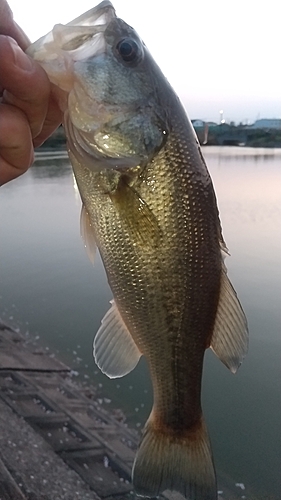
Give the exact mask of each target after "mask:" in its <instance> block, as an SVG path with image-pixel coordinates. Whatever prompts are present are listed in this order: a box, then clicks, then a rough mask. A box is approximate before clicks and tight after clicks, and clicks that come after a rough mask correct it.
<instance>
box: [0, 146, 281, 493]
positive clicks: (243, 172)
mask: <svg viewBox="0 0 281 500" xmlns="http://www.w3.org/2000/svg"><path fill="white" fill-rule="evenodd" d="M203 154H204V155H205V158H206V160H207V164H208V167H209V170H210V173H211V175H212V178H213V181H214V185H215V190H216V193H217V197H218V204H219V209H220V216H221V221H222V226H223V232H224V237H225V240H226V242H227V245H228V248H229V249H230V252H231V257H229V258H227V267H228V270H229V276H230V278H231V280H232V282H233V284H234V286H235V288H236V290H237V291H238V294H239V297H240V300H241V302H242V304H243V307H244V309H245V311H246V314H247V317H248V322H249V328H250V349H249V354H248V356H247V358H246V359H245V360H244V363H243V365H242V366H241V368H240V369H239V371H238V373H237V375H235V376H234V375H232V374H231V373H229V371H228V370H227V369H226V368H225V367H224V366H223V365H222V364H221V363H220V362H219V360H218V359H217V358H216V357H215V356H214V355H213V354H212V353H211V352H208V353H207V355H206V362H205V369H204V380H203V395H202V399H203V408H204V413H205V416H206V420H207V423H208V428H209V432H210V436H211V440H212V445H213V452H214V457H215V463H216V468H217V471H218V476H219V485H227V486H228V487H229V488H230V489H231V490H232V491H233V492H235V493H236V494H237V496H238V498H246V499H248V500H249V499H250V498H251V499H254V498H255V499H260V500H265V499H271V500H277V499H280V498H281V493H280V492H281V484H280V477H281V475H280V464H281V456H280V448H281V446H280V445H281V443H280V441H281V440H280V437H281V429H280V422H281V401H280V352H281V351H280V347H281V338H280V326H281V321H280V320H281V313H280V311H281V303H280V288H281V287H280V283H281V279H280V269H281V266H280V264H281V262H280V261H281V236H280V234H281V232H280V227H281V226H280V223H281V150H260V149H249V148H228V147H221V148H217V147H213V148H211V147H204V148H203ZM0 192H1V197H0V209H1V220H0V255H1V259H0V280H1V281H0V282H1V291H0V295H1V298H0V316H1V317H2V318H3V320H5V321H8V322H9V323H11V324H13V325H15V326H18V327H19V328H20V329H21V331H22V332H23V333H26V332H30V334H32V335H33V336H38V337H39V338H40V340H39V342H40V343H41V344H42V345H44V346H47V347H49V349H50V351H53V352H55V353H58V354H59V357H60V358H61V359H62V360H63V361H65V362H66V363H68V364H70V365H71V366H72V367H73V369H74V370H75V371H77V372H78V373H79V375H78V376H79V377H80V378H82V379H84V380H88V381H89V382H91V383H94V384H97V386H98V388H99V391H100V394H101V397H102V398H105V399H104V400H103V404H105V405H108V407H109V406H110V404H108V400H111V404H112V405H113V406H115V407H119V408H122V409H123V410H124V411H125V413H126V415H127V416H128V422H129V424H130V425H132V426H136V427H137V428H141V427H142V425H143V424H144V422H145V419H146V418H147V416H148V414H149V412H150V408H151V404H152V393H151V384H150V379H149V374H148V370H147V367H146V364H145V361H144V360H141V362H140V363H139V366H137V368H136V369H135V370H134V371H133V373H131V374H129V375H127V376H126V377H124V378H123V379H118V380H109V379H107V377H105V376H104V375H102V374H101V373H100V372H99V370H98V369H97V368H96V366H95V364H94V361H93V358H92V340H93V336H94V334H95V332H96V331H97V329H98V327H99V325H100V321H101V319H102V317H103V315H104V314H105V312H106V311H107V309H108V308H109V300H110V299H111V292H110V289H109V287H108V285H107V282H106V277H105V274H104V271H103V268H102V264H101V261H100V259H99V258H97V259H96V262H95V266H94V268H93V267H92V265H91V263H90V262H89V261H88V258H87V256H86V253H85V251H84V248H83V244H82V242H81V239H80V234H79V216H80V199H79V194H78V192H77V189H76V186H75V183H74V179H73V176H72V171H71V167H70V164H69V161H68V159H67V157H66V155H64V153H60V152H55V155H50V156H46V154H45V153H42V152H41V153H40V155H39V156H38V157H37V161H36V163H35V164H34V166H33V167H32V168H31V169H30V170H29V172H28V173H27V174H25V175H24V176H22V177H21V178H19V179H17V180H15V181H13V182H11V183H9V184H7V185H5V186H3V187H2V188H1V191H0ZM236 483H237V484H238V486H237V485H236ZM243 487H245V489H243ZM222 496H223V495H222Z"/></svg>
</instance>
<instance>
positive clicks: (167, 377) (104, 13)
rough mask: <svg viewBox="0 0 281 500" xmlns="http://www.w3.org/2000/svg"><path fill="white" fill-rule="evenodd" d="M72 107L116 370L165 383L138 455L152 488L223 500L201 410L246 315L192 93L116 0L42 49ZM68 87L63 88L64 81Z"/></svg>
mask: <svg viewBox="0 0 281 500" xmlns="http://www.w3.org/2000/svg"><path fill="white" fill-rule="evenodd" d="M28 53H29V54H30V55H31V56H32V57H34V58H35V59H36V60H37V61H38V62H39V63H40V64H41V65H42V67H43V68H44V69H45V71H46V72H47V74H48V76H49V78H50V80H51V82H52V83H54V84H55V85H57V87H58V88H57V90H56V87H54V93H55V94H57V98H58V102H59V104H60V106H61V109H62V111H63V112H64V126H65V131H66V137H67V145H68V152H69V157H70V160H71V163H72V166H73V170H74V174H75V177H76V181H77V185H78V189H79V192H80V195H81V199H82V203H83V208H82V214H81V233H82V235H83V237H84V240H85V245H86V247H87V251H88V254H89V255H90V257H91V260H93V259H94V253H95V249H96V247H98V249H99V251H100V254H101V257H102V260H103V263H104V267H105V270H106V274H107V278H108V282H109V285H110V287H111V290H112V293H113V297H114V300H113V301H112V302H111V307H110V309H109V311H108V312H107V313H106V315H105V317H104V318H103V320H102V323H101V326H100V328H99V330H98V332H97V334H96V336H95V339H94V357H95V361H96V363H97V365H98V366H99V368H100V369H101V370H102V372H103V373H105V374H106V375H108V376H109V377H111V378H116V377H121V376H124V375H126V374H127V373H129V372H130V371H131V370H133V369H134V367H135V366H136V365H137V363H138V361H139V358H140V357H141V356H142V355H144V356H145V357H146V359H147V362H148V366H149V370H150V374H151V379H152V384H153V393H154V403H153V408H152V411H151V414H150V416H149V419H148V421H147V423H146V424H145V427H144V430H143V435H142V439H141V442H140V445H139V449H138V451H137V454H136V459H135V462H134V466H133V473H132V475H133V484H134V488H135V491H136V493H137V494H138V495H140V496H145V497H150V498H151V497H155V496H157V495H159V494H160V493H161V492H163V491H165V490H167V489H168V490H173V491H177V492H179V493H181V494H182V495H183V496H184V497H185V498H187V499H189V500H216V499H217V486H216V474H215V469H214V464H213V458H212V451H211V446H210V441H209V437H208V433H207V428H206V425H205V422H204V418H203V415H202V410H201V380H202V370H203V361H204V354H205V350H206V349H207V348H208V347H211V348H212V350H213V351H214V352H215V354H216V355H217V356H218V357H219V358H220V360H221V361H222V362H223V363H224V364H225V365H226V366H227V367H228V368H229V369H230V370H231V371H232V372H236V370H237V369H238V367H239V365H240V364H241V362H242V360H243V358H244V356H245V354H246V352H247V346H248V330H247V322H246V318H245V315H244V313H243V310H242V307H241V305H240V303H239V300H238V298H237V295H236V292H235V291H234V289H233V287H232V285H231V283H230V281H229V279H228V277H227V270H226V267H225V264H224V255H225V254H226V253H227V248H226V245H225V243H224V240H223V237H222V232H221V225H220V220H219V213H218V208H217V203H216V197H215V193H214V189H213V186H212V181H211V178H210V175H209V173H208V170H207V167H206V164H205V161H204V159H203V156H202V152H201V150H200V147H199V144H198V140H197V138H196V135H195V133H194V130H193V128H192V125H191V123H190V121H189V119H188V118H187V116H186V113H185V110H184V109H183V107H182V105H181V103H180V101H179V99H178V97H177V96H176V94H175V93H174V91H173V89H172V88H171V86H170V85H169V83H168V82H167V80H166V79H165V77H164V76H163V74H162V72H161V70H160V69H159V67H158V66H157V64H156V63H155V61H154V60H153V58H152V57H151V55H150V53H149V51H148V50H147V47H146V46H145V45H144V43H143V42H142V40H141V39H140V37H139V36H138V35H137V33H136V32H135V31H134V29H133V28H131V27H130V26H128V25H127V24H126V23H125V22H124V21H122V20H121V19H119V18H118V17H116V14H115V11H114V8H113V6H112V4H111V3H110V2H109V1H107V0H106V1H104V2H102V3H101V4H100V5H98V6H97V7H94V8H93V9H91V10H90V11H89V12H87V13H85V14H83V15H82V16H80V17H79V18H77V19H75V20H73V21H72V22H71V23H69V24H68V25H66V26H63V25H57V26H55V28H54V30H53V31H52V32H50V33H49V34H47V35H46V36H45V37H42V38H41V39H40V40H38V41H37V42H35V43H34V44H33V45H31V47H30V48H29V49H28ZM62 91H63V92H62Z"/></svg>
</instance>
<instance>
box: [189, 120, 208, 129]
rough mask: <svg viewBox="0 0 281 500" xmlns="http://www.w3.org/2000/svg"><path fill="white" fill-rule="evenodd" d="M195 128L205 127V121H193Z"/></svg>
mask: <svg viewBox="0 0 281 500" xmlns="http://www.w3.org/2000/svg"><path fill="white" fill-rule="evenodd" d="M191 123H192V125H193V127H194V128H200V127H205V122H204V121H203V120H191Z"/></svg>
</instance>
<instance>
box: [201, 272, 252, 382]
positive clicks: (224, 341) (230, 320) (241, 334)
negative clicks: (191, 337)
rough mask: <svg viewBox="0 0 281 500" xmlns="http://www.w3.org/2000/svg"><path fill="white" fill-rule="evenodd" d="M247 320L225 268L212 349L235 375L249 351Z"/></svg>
mask: <svg viewBox="0 0 281 500" xmlns="http://www.w3.org/2000/svg"><path fill="white" fill-rule="evenodd" d="M248 337H249V334H248V327H247V320H246V317H245V314H244V311H243V309H242V306H241V304H240V302H239V299H238V297H237V294H236V292H235V290H234V288H233V286H232V284H231V283H230V281H229V279H228V277H227V274H226V269H225V267H224V268H223V271H222V277H221V291H220V299H219V305H218V310H217V316H216V320H215V325H214V333H213V336H212V340H211V346H210V347H211V349H212V350H213V351H214V353H215V354H216V355H217V356H218V358H219V359H220V360H221V361H222V362H223V363H224V364H225V365H226V366H227V368H229V369H230V371H232V373H235V372H236V371H237V369H238V368H239V366H240V365H241V363H242V361H243V358H244V357H245V356H246V354H247V350H248Z"/></svg>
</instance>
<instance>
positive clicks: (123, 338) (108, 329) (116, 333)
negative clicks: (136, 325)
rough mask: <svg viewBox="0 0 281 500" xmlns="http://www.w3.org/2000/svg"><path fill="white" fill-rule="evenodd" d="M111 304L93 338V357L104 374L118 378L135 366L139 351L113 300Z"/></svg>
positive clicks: (139, 355)
mask: <svg viewBox="0 0 281 500" xmlns="http://www.w3.org/2000/svg"><path fill="white" fill-rule="evenodd" d="M111 304H112V306H111V308H110V309H109V311H108V312H107V313H106V315H105V316H104V318H103V320H102V324H101V326H100V328H99V330H98V332H97V334H96V337H95V339H94V358H95V362H96V364H97V365H98V367H99V368H100V370H101V371H102V372H103V373H105V375H107V376H108V377H109V378H118V377H123V376H124V375H126V374H127V373H129V372H130V371H132V370H133V369H134V368H135V366H136V365H137V364H138V361H139V359H140V357H141V352H140V351H139V349H138V347H137V346H136V344H135V342H134V340H133V338H132V336H131V334H130V332H129V331H128V329H127V327H126V325H125V323H124V321H123V320H122V318H121V316H120V313H119V311H118V309H117V306H116V304H115V302H114V301H113V300H112V301H111Z"/></svg>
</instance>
